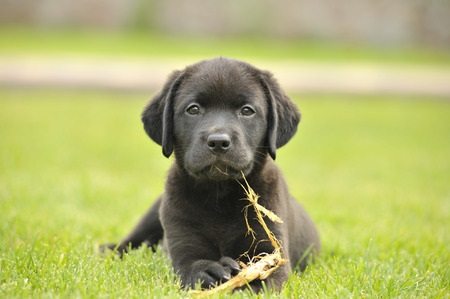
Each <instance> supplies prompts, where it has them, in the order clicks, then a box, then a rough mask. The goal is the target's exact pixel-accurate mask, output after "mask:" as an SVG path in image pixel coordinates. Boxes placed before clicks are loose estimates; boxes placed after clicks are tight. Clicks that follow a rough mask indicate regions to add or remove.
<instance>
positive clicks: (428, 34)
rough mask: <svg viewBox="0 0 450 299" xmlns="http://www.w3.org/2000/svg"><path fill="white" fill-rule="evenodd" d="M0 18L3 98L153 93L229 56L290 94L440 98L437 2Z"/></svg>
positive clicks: (31, 0)
mask: <svg viewBox="0 0 450 299" xmlns="http://www.w3.org/2000/svg"><path fill="white" fill-rule="evenodd" d="M0 7H1V8H2V9H1V10H0V26H1V29H0V39H1V41H0V84H1V85H6V86H9V85H16V86H49V85H50V86H53V85H56V86H72V87H89V88H92V87H94V88H111V89H132V90H133V89H137V90H153V89H156V88H158V87H159V86H160V85H161V83H162V82H163V80H164V78H165V76H166V75H167V74H168V73H169V72H170V71H171V70H172V69H174V68H182V67H183V66H184V65H185V64H189V63H193V62H195V61H196V60H199V59H206V58H211V57H215V56H229V57H233V58H237V59H244V60H247V61H249V62H251V63H255V64H257V65H258V66H260V67H262V68H268V69H271V70H272V71H273V72H274V73H275V75H276V76H277V77H278V78H279V79H280V81H281V82H282V84H283V85H284V86H285V87H286V88H288V89H290V90H291V91H296V92H310V91H313V92H316V91H319V92H321V91H326V92H334V91H338V92H394V93H416V94H437V95H445V96H448V95H449V94H450V84H449V74H448V71H447V70H443V66H445V68H447V67H448V66H449V65H450V30H449V28H450V1H445V0H416V1H408V0H395V1H389V0H380V1H371V0H345V1H339V2H335V1H326V0H321V1H315V0H294V1H292V0H281V1H272V0H263V1H256V0H246V1H239V0H230V1H218V0H212V1H206V2H205V1H200V0H193V1H182V0H168V1H162V0H130V1H128V0H108V1H106V0H96V1H58V0H17V1H13V0H0ZM399 64H400V65H399ZM418 66H420V67H421V68H420V69H419V70H418V69H417V67H418Z"/></svg>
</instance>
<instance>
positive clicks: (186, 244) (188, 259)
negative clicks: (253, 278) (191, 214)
mask: <svg viewBox="0 0 450 299" xmlns="http://www.w3.org/2000/svg"><path fill="white" fill-rule="evenodd" d="M169 238H170V236H169ZM167 243H169V244H171V245H170V246H168V248H167V249H168V251H169V255H170V257H171V259H172V263H173V266H174V268H175V271H176V272H177V273H178V274H179V275H180V276H181V283H182V285H183V287H185V288H189V287H190V288H194V287H195V286H196V284H198V283H199V284H200V286H201V287H202V288H203V289H206V288H210V287H213V286H215V285H217V284H220V283H223V282H225V281H228V280H229V279H230V278H231V277H233V276H234V275H236V274H237V273H238V272H239V271H240V267H239V264H238V263H237V262H236V261H235V260H233V259H232V258H230V257H227V256H222V257H221V256H220V254H219V250H218V249H217V248H215V247H214V245H213V244H211V243H210V242H207V241H206V240H202V239H201V238H195V237H192V235H191V232H190V233H188V234H187V235H184V237H181V238H172V239H171V240H170V241H169V242H167Z"/></svg>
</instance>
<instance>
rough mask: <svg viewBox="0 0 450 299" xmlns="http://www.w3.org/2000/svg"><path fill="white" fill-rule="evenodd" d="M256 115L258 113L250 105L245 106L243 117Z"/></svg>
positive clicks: (242, 111)
mask: <svg viewBox="0 0 450 299" xmlns="http://www.w3.org/2000/svg"><path fill="white" fill-rule="evenodd" d="M255 113H256V112H255V110H254V109H253V108H252V107H251V106H249V105H245V106H244V107H242V109H241V115H244V116H252V115H253V114H255Z"/></svg>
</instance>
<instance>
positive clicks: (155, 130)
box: [141, 71, 184, 157]
mask: <svg viewBox="0 0 450 299" xmlns="http://www.w3.org/2000/svg"><path fill="white" fill-rule="evenodd" d="M183 74H184V73H183V72H181V71H175V72H173V73H172V74H171V75H170V77H169V79H168V80H167V82H166V83H165V84H164V87H163V89H162V90H161V91H160V92H159V93H158V94H157V95H156V96H155V97H154V98H153V99H152V100H151V101H150V102H149V103H148V104H147V106H146V107H145V108H144V111H143V112H142V116H141V120H142V122H143V123H144V129H145V132H147V135H148V136H149V137H150V138H151V139H152V140H153V141H155V142H156V143H158V144H159V145H161V146H162V152H163V154H164V156H166V157H169V156H170V155H171V154H172V152H173V101H174V97H175V94H176V92H177V90H178V87H179V86H180V83H181V81H182V78H183Z"/></svg>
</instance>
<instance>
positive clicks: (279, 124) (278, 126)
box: [260, 71, 301, 160]
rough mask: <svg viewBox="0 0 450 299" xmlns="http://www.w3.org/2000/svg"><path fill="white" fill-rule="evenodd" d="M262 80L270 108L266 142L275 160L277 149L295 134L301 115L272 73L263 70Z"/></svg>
mask: <svg viewBox="0 0 450 299" xmlns="http://www.w3.org/2000/svg"><path fill="white" fill-rule="evenodd" d="M260 80H261V84H262V86H263V88H264V92H265V94H266V97H267V99H268V108H269V109H268V110H269V114H268V120H267V138H266V139H267V141H266V142H267V145H268V147H269V154H270V156H271V157H272V159H274V160H275V157H276V149H277V148H280V147H282V146H283V145H285V144H286V143H287V142H288V141H289V140H290V139H291V138H292V136H294V134H295V132H296V131H297V126H298V123H299V122H300V117H301V115H300V112H299V111H298V109H297V107H296V106H295V104H294V103H293V102H292V101H291V100H290V99H289V97H288V96H286V94H285V93H284V92H283V90H281V88H280V86H279V85H278V82H277V81H276V80H275V78H273V76H272V74H271V73H269V72H265V71H263V72H261V75H260Z"/></svg>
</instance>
